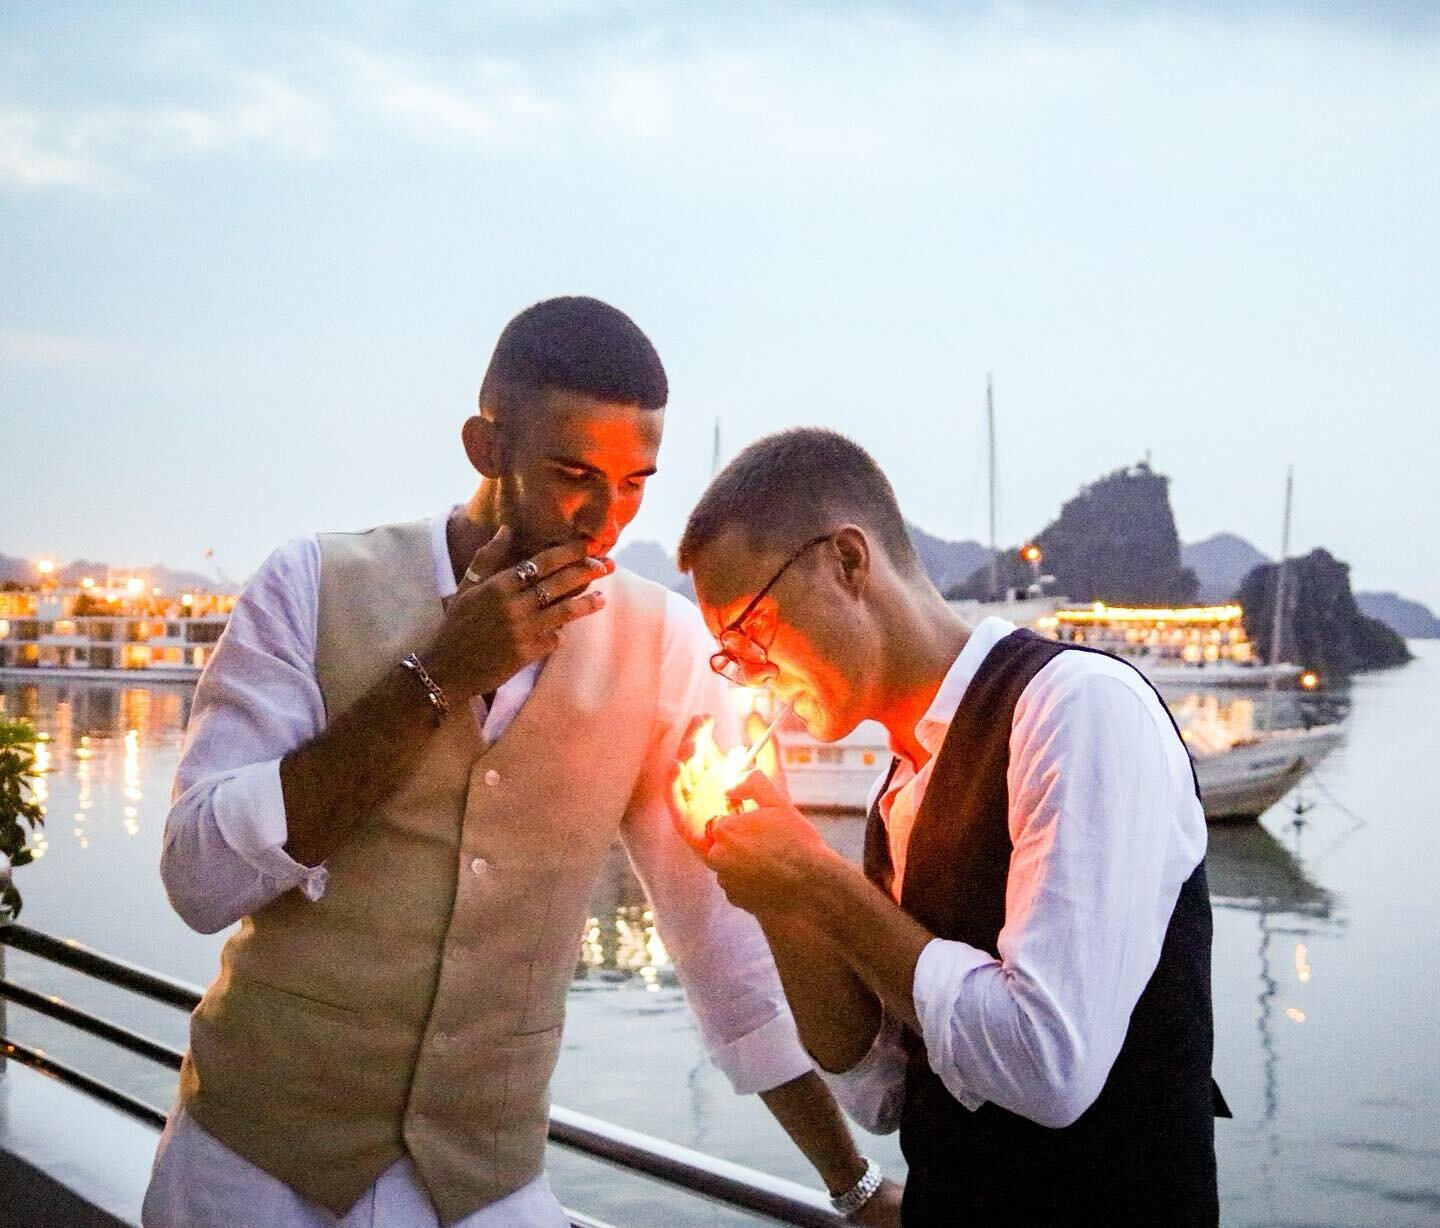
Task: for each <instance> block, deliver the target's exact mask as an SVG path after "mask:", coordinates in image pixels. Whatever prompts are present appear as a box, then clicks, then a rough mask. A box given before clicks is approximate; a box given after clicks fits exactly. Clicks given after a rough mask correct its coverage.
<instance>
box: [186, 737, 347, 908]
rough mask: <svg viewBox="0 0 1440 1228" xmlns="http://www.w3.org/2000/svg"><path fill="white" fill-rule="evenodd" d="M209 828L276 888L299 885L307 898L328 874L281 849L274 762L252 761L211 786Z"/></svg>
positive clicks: (321, 889)
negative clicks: (212, 823)
mask: <svg viewBox="0 0 1440 1228" xmlns="http://www.w3.org/2000/svg"><path fill="white" fill-rule="evenodd" d="M211 804H212V806H213V807H214V813H215V826H216V828H217V829H218V830H219V832H220V838H221V839H222V840H224V841H225V843H226V844H227V845H228V846H229V848H230V850H231V852H233V853H234V854H235V855H236V856H237V857H239V858H240V859H241V860H242V861H244V862H245V863H246V864H247V865H249V866H250V867H251V868H252V869H254V870H255V871H256V872H257V873H259V874H263V875H264V876H265V877H266V878H268V879H270V880H271V881H272V882H274V883H275V884H276V885H277V886H278V887H279V888H280V890H281V891H288V890H289V889H290V888H292V887H299V888H300V890H301V892H302V893H303V894H304V896H305V898H306V899H307V900H318V899H319V898H320V897H321V896H323V895H324V894H325V888H326V886H327V884H328V883H329V878H330V873H329V871H328V870H326V868H325V867H324V866H323V865H318V866H303V865H301V864H300V863H299V862H298V861H296V860H295V859H294V858H293V857H291V856H290V854H289V853H287V852H286V851H285V841H286V839H287V838H288V835H289V829H288V828H287V826H286V823H285V794H284V792H283V790H282V789H281V788H280V760H279V759H271V760H269V761H267V762H265V763H252V764H248V765H247V766H245V767H242V768H240V769H238V770H237V771H235V772H234V773H233V774H231V775H229V776H227V777H226V778H225V779H224V780H222V781H221V782H220V783H219V784H218V785H216V786H215V792H214V795H213V799H212V803H211Z"/></svg>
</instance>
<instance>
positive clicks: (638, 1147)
mask: <svg viewBox="0 0 1440 1228" xmlns="http://www.w3.org/2000/svg"><path fill="white" fill-rule="evenodd" d="M0 946H9V947H13V948H14V949H15V950H17V951H24V952H25V953H26V954H28V955H32V956H34V957H36V958H38V959H43V960H47V961H49V962H50V963H53V964H58V965H60V966H61V967H64V968H69V969H71V970H73V971H75V972H79V973H83V974H84V975H86V976H90V977H94V978H95V979H96V980H99V981H102V982H104V983H105V984H107V985H113V986H115V987H117V988H120V989H124V990H127V991H129V992H131V993H135V994H139V995H140V996H142V997H145V998H149V999H150V1000H151V1001H154V1002H159V1003H162V1004H164V1005H166V1006H172V1007H175V1008H177V1009H179V1010H183V1011H187V1012H188V1011H193V1010H194V1009H195V1007H196V1006H197V1005H198V1004H199V1002H200V990H199V989H198V988H197V987H195V986H194V985H189V984H187V983H185V982H184V981H178V980H175V979H174V978H172V977H167V976H162V975H161V974H159V973H156V972H151V971H149V970H148V969H146V968H141V967H138V966H136V965H135V964H131V963H127V962H126V961H124V960H120V959H114V958H112V957H110V956H108V955H101V954H100V953H99V952H98V951H92V950H91V949H90V948H89V947H86V946H83V945H81V944H80V943H78V942H75V941H74V940H72V939H59V938H53V937H51V936H50V935H49V934H42V933H41V932H40V931H38V930H32V929H30V928H29V927H27V926H23V925H14V924H11V925H3V926H0ZM0 998H4V999H8V1000H9V1001H11V1002H14V1003H15V1004H16V1005H17V1006H21V1007H24V1008H25V1009H27V1010H32V1011H35V1012H37V1013H38V1014H41V1015H44V1016H46V1017H47V1018H50V1019H54V1020H57V1021H58V1022H60V1023H63V1024H66V1025H68V1026H70V1027H73V1028H76V1029H78V1030H79V1031H82V1032H85V1033H88V1034H89V1035H91V1036H95V1037H98V1038H99V1039H101V1040H104V1041H108V1042H110V1043H111V1044H114V1045H116V1046H118V1047H119V1048H121V1049H124V1050H126V1051H127V1052H129V1053H133V1054H136V1055H138V1056H139V1057H142V1058H146V1059H148V1060H150V1061H152V1062H157V1063H159V1064H160V1065H162V1066H167V1067H169V1068H170V1069H171V1070H177V1071H178V1070H179V1069H180V1063H181V1061H182V1060H183V1058H184V1055H183V1054H182V1053H181V1052H180V1051H179V1050H177V1049H172V1048H170V1047H169V1046H167V1045H163V1044H161V1043H160V1042H159V1041H157V1040H153V1039H151V1038H150V1037H148V1036H143V1035H141V1034H140V1033H138V1032H133V1031H131V1030H130V1029H129V1028H125V1027H121V1026H120V1025H119V1024H115V1023H111V1022H110V1021H108V1020H105V1019H101V1018H99V1017H98V1016H96V1015H92V1014H90V1013H89V1012H88V1011H83V1010H81V1009H79V1008H78V1007H75V1006H71V1005H70V1004H69V1003H67V1002H65V1001H63V1000H62V999H60V998H59V997H56V996H54V995H48V994H41V993H37V992H36V991H35V990H33V989H29V988H27V987H26V986H24V985H19V984H16V983H15V982H14V981H11V980H9V979H8V978H6V977H3V976H0ZM0 1053H3V1055H4V1056H5V1057H7V1058H11V1059H13V1060H14V1061H16V1062H19V1063H20V1064H21V1065H24V1066H29V1067H31V1068H32V1069H34V1070H37V1071H40V1072H41V1073H43V1074H46V1075H49V1076H51V1077H52V1078H55V1079H58V1080H59V1081H60V1082H62V1083H65V1084H68V1085H69V1086H71V1087H74V1088H76V1089H77V1090H79V1091H82V1092H85V1093H86V1094H88V1095H90V1096H93V1097H95V1098H96V1099H98V1100H101V1101H103V1102H105V1103H106V1104H109V1105H111V1106H112V1107H114V1108H117V1109H119V1110H121V1111H122V1112H124V1113H127V1114H129V1115H130V1116H131V1117H133V1118H135V1119H136V1120H138V1121H141V1122H144V1123H145V1124H147V1125H149V1126H153V1127H154V1128H155V1129H157V1130H158V1129H160V1128H162V1127H163V1126H164V1124H165V1114H164V1113H163V1112H162V1111H161V1110H160V1109H158V1108H156V1107H155V1106H154V1105H151V1104H147V1103H145V1102H144V1101H142V1100H138V1099H136V1098H135V1097H134V1096H131V1095H130V1094H129V1093H128V1092H125V1091H122V1090H121V1089H120V1088H118V1087H114V1086H112V1085H111V1084H108V1083H106V1082H104V1081H102V1080H100V1079H97V1078H95V1077H93V1076H92V1075H88V1074H86V1073H84V1072H83V1071H80V1070H77V1069H75V1068H74V1067H72V1066H70V1065H68V1064H67V1063H65V1062H61V1061H59V1060H57V1059H55V1058H53V1057H51V1056H50V1055H48V1054H46V1053H42V1052H40V1051H39V1050H36V1049H32V1048H30V1047H29V1046H27V1045H22V1044H20V1043H19V1042H18V1041H15V1040H13V1039H11V1038H10V1037H9V1036H0ZM550 1141H551V1142H552V1143H555V1144H556V1145H558V1146H561V1147H567V1148H569V1149H571V1150H573V1151H577V1152H580V1153H581V1154H583V1155H587V1156H590V1157H591V1158H593V1159H597V1160H602V1161H604V1162H606V1163H608V1164H613V1165H615V1166H616V1167H618V1168H622V1169H624V1170H626V1171H628V1172H632V1173H638V1174H641V1175H642V1176H645V1177H649V1178H652V1179H654V1180H657V1181H661V1182H664V1183H665V1184H667V1185H672V1186H675V1187H676V1188H678V1189H681V1190H685V1191H687V1192H688V1193H691V1194H696V1195H699V1196H702V1197H705V1198H710V1199H713V1200H715V1201H717V1202H720V1203H724V1204H725V1205H727V1206H730V1207H733V1208H736V1209H738V1210H742V1211H749V1212H752V1213H754V1214H757V1215H763V1216H766V1217H768V1218H770V1219H772V1220H774V1221H776V1222H778V1223H781V1224H794V1225H800V1226H801V1228H835V1226H836V1225H839V1224H843V1223H845V1222H846V1221H845V1220H844V1219H843V1218H842V1217H841V1216H839V1215H837V1214H836V1213H835V1212H834V1211H832V1210H831V1209H830V1207H829V1206H828V1205H827V1200H826V1199H825V1198H824V1197H823V1195H821V1194H820V1193H819V1192H818V1191H815V1190H810V1189H807V1188H806V1187H805V1186H802V1185H799V1184H797V1183H796V1182H793V1181H787V1180H785V1179H784V1178H781V1177H772V1176H770V1175H769V1174H768V1173H762V1172H760V1171H758V1170H757V1169H753V1168H746V1167H745V1166H744V1165H741V1164H732V1163H730V1162H729V1161H728V1160H720V1159H717V1158H716V1157H714V1156H709V1155H706V1154H705V1153H704V1152H701V1151H694V1150H692V1149H690V1148H688V1147H682V1146H680V1145H679V1144H677V1143H671V1142H667V1141H666V1140H664V1139H660V1138H655V1137H653V1136H652V1135H648V1134H642V1133H641V1132H639V1131H638V1130H629V1129H626V1128H625V1127H623V1126H617V1125H614V1124H613V1123H611V1122H607V1121H603V1120H601V1119H600V1118H598V1117H591V1116H589V1115H588V1114H585V1113H578V1112H576V1111H574V1110H573V1109H566V1108H561V1107H560V1106H559V1105H555V1106H553V1107H552V1108H551V1110H550ZM568 1214H569V1215H570V1217H571V1223H572V1225H573V1228H606V1226H605V1225H603V1224H600V1223H599V1221H597V1220H592V1219H589V1218H587V1217H586V1216H584V1215H581V1214H578V1213H576V1212H573V1211H571V1212H568Z"/></svg>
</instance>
